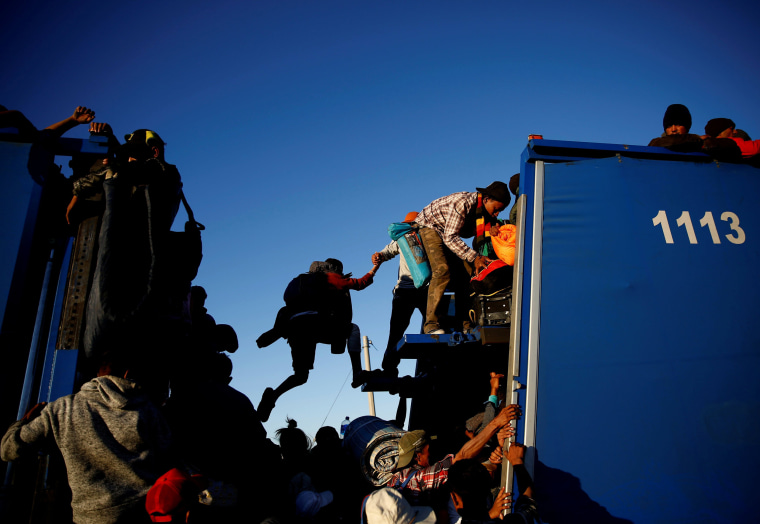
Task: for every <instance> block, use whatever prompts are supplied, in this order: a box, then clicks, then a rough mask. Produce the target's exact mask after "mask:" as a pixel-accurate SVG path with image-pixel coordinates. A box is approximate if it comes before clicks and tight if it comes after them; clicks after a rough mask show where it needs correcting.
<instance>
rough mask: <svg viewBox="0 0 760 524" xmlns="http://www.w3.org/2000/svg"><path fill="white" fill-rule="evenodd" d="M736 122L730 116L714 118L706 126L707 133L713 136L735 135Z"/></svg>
mask: <svg viewBox="0 0 760 524" xmlns="http://www.w3.org/2000/svg"><path fill="white" fill-rule="evenodd" d="M734 129H736V124H734V121H733V120H731V119H730V118H713V119H712V120H710V121H709V122H707V125H706V126H705V135H707V136H710V137H713V138H730V137H732V136H734Z"/></svg>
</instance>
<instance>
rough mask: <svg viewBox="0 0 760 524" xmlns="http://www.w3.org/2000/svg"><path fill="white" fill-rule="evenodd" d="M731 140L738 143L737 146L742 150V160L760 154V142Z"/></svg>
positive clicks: (733, 138)
mask: <svg viewBox="0 0 760 524" xmlns="http://www.w3.org/2000/svg"><path fill="white" fill-rule="evenodd" d="M731 140H733V141H734V142H736V145H738V146H739V149H741V150H742V158H747V157H750V156H755V155H757V154H758V153H760V140H744V139H741V138H736V137H731Z"/></svg>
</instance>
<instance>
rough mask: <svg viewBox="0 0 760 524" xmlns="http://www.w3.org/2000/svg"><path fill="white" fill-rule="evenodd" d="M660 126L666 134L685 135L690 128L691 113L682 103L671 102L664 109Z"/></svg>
mask: <svg viewBox="0 0 760 524" xmlns="http://www.w3.org/2000/svg"><path fill="white" fill-rule="evenodd" d="M662 127H663V128H664V129H665V134H666V135H686V134H688V133H689V129H691V113H690V112H689V108H687V107H686V106H685V105H683V104H671V105H669V106H668V108H667V109H666V110H665V116H664V117H663V118H662Z"/></svg>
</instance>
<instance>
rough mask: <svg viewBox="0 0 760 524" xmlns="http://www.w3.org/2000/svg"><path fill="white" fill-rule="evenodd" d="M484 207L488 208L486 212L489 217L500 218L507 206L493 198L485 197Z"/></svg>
mask: <svg viewBox="0 0 760 524" xmlns="http://www.w3.org/2000/svg"><path fill="white" fill-rule="evenodd" d="M483 207H484V208H486V211H487V212H488V214H489V215H491V216H492V217H494V218H496V217H498V216H499V213H501V212H502V211H504V208H506V207H507V205H506V204H505V203H503V202H499V201H498V200H494V199H493V198H491V197H485V198H484V199H483Z"/></svg>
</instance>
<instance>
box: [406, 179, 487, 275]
mask: <svg viewBox="0 0 760 524" xmlns="http://www.w3.org/2000/svg"><path fill="white" fill-rule="evenodd" d="M477 207H478V194H477V193H468V192H467V191H462V192H460V193H453V194H451V195H448V196H445V197H441V198H439V199H437V200H433V201H432V202H431V203H430V204H428V205H427V206H425V208H424V209H423V210H422V212H421V213H420V214H419V215H417V218H416V219H415V222H417V223H418V224H419V225H421V226H424V227H429V228H431V229H435V230H436V231H437V232H438V234H439V235H441V239H443V243H444V244H446V247H448V248H449V249H450V250H451V251H452V252H453V253H454V254H455V255H456V256H458V257H459V258H461V259H462V260H466V261H468V262H474V261H475V257H477V256H478V254H477V253H476V252H475V250H474V249H472V248H470V247H469V246H468V245H467V244H465V242H464V240H462V237H464V238H469V237H472V236H475V210H476V209H477Z"/></svg>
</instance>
